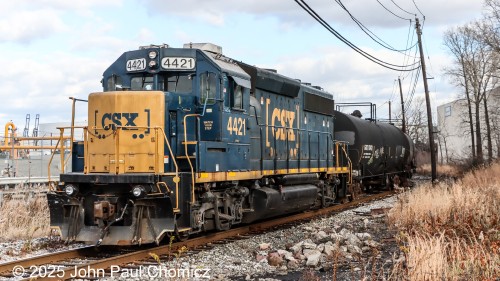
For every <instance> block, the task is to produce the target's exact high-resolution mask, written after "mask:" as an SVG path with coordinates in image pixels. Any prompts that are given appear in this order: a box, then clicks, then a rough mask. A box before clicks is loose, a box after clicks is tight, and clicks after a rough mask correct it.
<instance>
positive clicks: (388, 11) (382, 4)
mask: <svg viewBox="0 0 500 281" xmlns="http://www.w3.org/2000/svg"><path fill="white" fill-rule="evenodd" d="M377 2H378V3H379V4H380V6H382V7H383V8H384V9H385V10H386V11H388V12H389V13H391V14H392V15H393V16H395V17H398V18H400V19H402V20H410V19H407V18H403V17H401V16H398V15H396V14H395V13H394V12H393V11H391V10H389V9H387V7H386V6H384V4H382V3H380V1H378V0H377Z"/></svg>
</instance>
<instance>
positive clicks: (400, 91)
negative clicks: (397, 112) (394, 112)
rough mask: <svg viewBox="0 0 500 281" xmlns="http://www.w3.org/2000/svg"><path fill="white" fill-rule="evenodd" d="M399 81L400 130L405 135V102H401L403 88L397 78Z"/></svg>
mask: <svg viewBox="0 0 500 281" xmlns="http://www.w3.org/2000/svg"><path fill="white" fill-rule="evenodd" d="M398 81H399V96H400V97H401V114H402V115H403V126H402V128H401V130H402V131H403V133H405V134H406V120H405V102H404V101H403V88H402V87H401V78H399V77H398Z"/></svg>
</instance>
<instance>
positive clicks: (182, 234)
mask: <svg viewBox="0 0 500 281" xmlns="http://www.w3.org/2000/svg"><path fill="white" fill-rule="evenodd" d="M174 236H175V239H177V241H186V240H188V239H189V231H179V229H178V228H177V225H176V226H175V231H174Z"/></svg>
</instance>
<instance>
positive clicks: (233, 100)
mask: <svg viewBox="0 0 500 281" xmlns="http://www.w3.org/2000/svg"><path fill="white" fill-rule="evenodd" d="M228 88H229V89H228V90H229V95H228V96H227V98H228V99H229V106H230V107H231V108H232V109H236V110H242V109H243V87H242V86H241V85H239V84H238V83H236V81H234V79H233V78H232V77H229V85H228ZM226 104H227V103H226Z"/></svg>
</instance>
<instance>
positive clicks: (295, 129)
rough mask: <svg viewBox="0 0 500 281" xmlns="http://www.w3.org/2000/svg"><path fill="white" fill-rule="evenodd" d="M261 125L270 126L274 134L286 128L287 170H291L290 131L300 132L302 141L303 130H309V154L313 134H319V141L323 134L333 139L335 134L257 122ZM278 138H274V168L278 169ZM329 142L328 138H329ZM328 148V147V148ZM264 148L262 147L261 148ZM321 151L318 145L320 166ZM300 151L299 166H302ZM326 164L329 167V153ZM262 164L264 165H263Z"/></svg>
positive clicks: (263, 126) (262, 126) (319, 162)
mask: <svg viewBox="0 0 500 281" xmlns="http://www.w3.org/2000/svg"><path fill="white" fill-rule="evenodd" d="M257 125H258V126H259V127H261V129H262V128H270V129H271V130H272V131H273V133H274V135H276V132H277V130H278V129H284V132H285V135H286V139H285V142H286V149H287V152H286V155H287V158H286V161H287V170H289V161H290V155H289V151H288V149H289V139H288V135H289V134H288V132H289V131H290V130H291V131H296V132H298V134H297V136H298V140H296V141H298V142H299V143H300V137H301V133H302V132H307V133H308V142H307V143H308V151H309V155H311V138H310V137H311V134H317V135H318V141H319V139H320V138H321V136H322V135H326V136H330V137H331V138H332V139H333V136H332V133H331V132H322V131H311V130H306V129H302V128H291V127H286V126H279V125H266V124H257ZM261 138H262V132H261ZM276 142H277V139H276V138H274V139H273V143H274V150H273V155H272V156H273V164H274V170H276V169H277V161H278V159H277V157H278V154H277V144H276ZM327 142H328V140H327ZM300 149H301V146H300V145H299V150H300ZM327 149H328V148H327ZM261 150H262V148H261ZM319 152H320V148H319V146H318V159H317V161H318V168H319V167H320V164H321V159H320V156H319V154H320V153H319ZM300 158H301V157H300V151H298V159H297V161H298V168H300V160H301V159H300ZM308 162H309V166H310V165H311V158H310V157H309V158H308ZM326 162H327V163H326V165H327V169H328V168H329V166H328V165H329V156H328V154H327V159H326ZM332 164H333V158H332ZM261 166H262V165H261ZM337 166H338V165H337Z"/></svg>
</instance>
